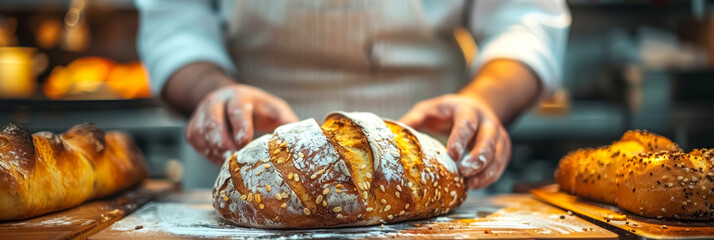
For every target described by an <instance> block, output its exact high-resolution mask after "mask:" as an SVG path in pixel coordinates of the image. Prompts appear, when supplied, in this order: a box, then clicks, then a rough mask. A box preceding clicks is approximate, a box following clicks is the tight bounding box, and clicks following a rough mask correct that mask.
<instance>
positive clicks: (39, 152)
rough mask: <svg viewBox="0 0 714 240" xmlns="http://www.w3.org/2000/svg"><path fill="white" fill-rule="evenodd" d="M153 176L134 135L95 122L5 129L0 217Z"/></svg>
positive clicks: (69, 202) (59, 206)
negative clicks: (55, 129) (54, 129)
mask: <svg viewBox="0 0 714 240" xmlns="http://www.w3.org/2000/svg"><path fill="white" fill-rule="evenodd" d="M146 176H147V171H146V166H145V165H144V159H143V157H142V155H141V152H140V151H139V150H138V148H137V147H136V146H135V145H134V143H133V141H132V140H131V138H130V137H128V136H127V135H125V134H123V133H119V132H108V133H106V134H105V133H104V132H103V131H102V130H100V129H99V128H97V127H95V126H94V125H91V124H82V125H77V126H75V127H73V128H72V129H70V130H68V131H67V132H65V133H64V134H62V135H55V134H54V133H51V132H39V133H35V134H34V135H31V134H30V133H29V131H28V130H27V129H26V128H24V127H22V126H20V125H17V124H12V123H11V124H9V125H7V126H5V127H4V128H3V129H2V130H1V131H0V220H16V219H25V218H30V217H34V216H38V215H42V214H45V213H49V212H54V211H59V210H63V209H67V208H71V207H74V206H77V205H79V204H81V203H82V202H84V201H87V200H89V199H94V198H99V197H103V196H107V195H110V194H112V193H115V192H117V191H119V190H122V189H125V188H128V187H130V186H132V185H134V184H137V183H138V182H140V181H141V180H143V179H144V178H146Z"/></svg>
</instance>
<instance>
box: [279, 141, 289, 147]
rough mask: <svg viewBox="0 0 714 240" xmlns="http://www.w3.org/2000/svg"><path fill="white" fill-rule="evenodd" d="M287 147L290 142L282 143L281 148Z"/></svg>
mask: <svg viewBox="0 0 714 240" xmlns="http://www.w3.org/2000/svg"><path fill="white" fill-rule="evenodd" d="M287 145H288V142H281V143H280V146H281V147H285V146H287Z"/></svg>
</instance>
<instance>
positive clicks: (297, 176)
mask: <svg viewBox="0 0 714 240" xmlns="http://www.w3.org/2000/svg"><path fill="white" fill-rule="evenodd" d="M293 179H294V180H295V181H296V182H299V181H300V176H299V175H297V174H295V177H294V178H293Z"/></svg>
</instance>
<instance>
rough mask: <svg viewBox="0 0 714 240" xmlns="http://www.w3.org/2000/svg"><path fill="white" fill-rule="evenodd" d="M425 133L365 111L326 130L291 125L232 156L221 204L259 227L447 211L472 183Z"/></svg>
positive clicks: (344, 116)
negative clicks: (450, 164)
mask: <svg viewBox="0 0 714 240" xmlns="http://www.w3.org/2000/svg"><path fill="white" fill-rule="evenodd" d="M418 134H419V133H417V132H415V131H413V130H412V129H409V128H407V127H404V126H402V125H400V124H398V123H394V122H388V121H387V122H385V121H383V120H382V119H379V118H378V117H376V116H374V115H371V114H369V115H366V114H363V113H362V114H359V113H336V114H332V115H330V116H328V118H327V120H326V121H325V123H324V124H323V125H322V126H318V125H317V124H316V123H315V122H314V120H306V121H303V122H298V123H294V124H288V125H284V126H282V127H280V128H278V129H276V131H275V132H274V133H273V134H269V135H266V136H263V137H261V138H258V139H256V140H254V141H253V142H251V143H250V144H248V145H247V146H246V147H244V149H242V150H241V151H239V152H236V153H234V154H233V155H231V157H230V158H229V159H228V160H227V162H226V163H225V164H224V166H223V168H222V169H221V174H220V175H219V177H218V179H217V180H216V185H215V186H214V191H213V196H214V207H216V209H217V210H218V212H219V213H220V214H221V215H222V216H223V217H224V218H226V219H227V220H229V221H231V222H233V223H235V224H238V225H241V226H248V227H258V228H324V227H343V226H365V225H374V224H380V223H386V222H398V221H406V220H413V219H419V218H425V217H432V216H436V215H439V214H443V213H446V212H448V211H449V210H451V209H453V208H454V207H456V206H458V205H459V204H461V203H462V202H463V201H464V200H465V185H464V184H463V180H462V179H460V178H459V175H458V171H455V167H452V168H448V167H449V166H444V165H443V164H442V163H441V161H444V159H438V158H443V157H445V156H447V155H446V154H445V153H446V152H445V149H444V147H443V146H440V147H434V143H433V142H425V140H424V139H422V138H421V137H419V136H418ZM435 148H436V150H434V149H435ZM435 151H436V152H438V154H436V153H435ZM439 154H443V155H439ZM448 161H451V160H450V159H448ZM452 164H453V162H452ZM453 166H455V164H454V165H453ZM412 167H413V169H414V170H413V171H412ZM296 178H297V179H299V180H296ZM265 183H267V184H269V185H271V186H270V188H269V189H268V188H267V187H265V186H264V185H265ZM256 185H257V186H256ZM282 193H284V194H282ZM257 195H260V201H259V202H258V201H257V200H256V197H255V196H257Z"/></svg>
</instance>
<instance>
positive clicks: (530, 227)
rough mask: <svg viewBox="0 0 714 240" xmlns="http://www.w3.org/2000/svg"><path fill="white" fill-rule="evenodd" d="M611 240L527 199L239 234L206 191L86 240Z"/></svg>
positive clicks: (477, 199) (151, 206)
mask: <svg viewBox="0 0 714 240" xmlns="http://www.w3.org/2000/svg"><path fill="white" fill-rule="evenodd" d="M275 237H293V238H300V239H302V238H382V237H387V238H441V239H453V238H490V239H500V238H509V239H541V238H547V239H553V238H561V239H616V238H617V235H616V234H614V233H612V232H609V231H607V230H604V229H602V228H600V227H598V226H596V225H594V224H592V223H589V222H587V221H585V220H582V219H580V218H578V217H576V216H572V215H568V214H567V213H566V212H565V211H563V210H560V209H558V208H555V207H552V206H550V205H548V204H545V203H542V202H540V201H538V200H535V199H534V198H533V197H532V196H530V195H527V194H508V195H497V196H489V197H485V196H477V195H475V194H473V193H472V194H471V195H470V196H469V197H468V198H467V200H466V202H465V203H464V204H463V205H462V206H461V207H459V208H457V209H456V210H454V211H452V212H451V213H450V214H448V215H446V216H441V217H437V218H431V219H425V220H418V221H410V222H402V223H396V224H386V225H384V226H370V227H353V228H336V229H316V230H264V229H252V228H242V227H236V226H233V225H231V224H230V223H229V222H227V221H225V220H223V218H221V216H220V215H219V214H218V212H216V210H214V209H213V206H212V205H211V199H210V191H209V190H197V191H190V192H184V193H179V194H172V195H170V196H168V197H167V198H165V199H163V200H161V201H156V202H151V203H148V204H146V205H144V206H143V207H142V208H140V209H138V210H137V211H136V212H134V213H133V214H131V215H129V216H127V217H125V218H124V219H122V220H120V221H118V222H116V223H114V224H113V225H112V226H110V227H107V228H105V229H104V230H102V231H100V232H99V233H97V234H95V235H93V236H91V237H90V239H129V238H131V239H134V238H140V239H141V238H143V239H175V238H209V239H216V238H275Z"/></svg>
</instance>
